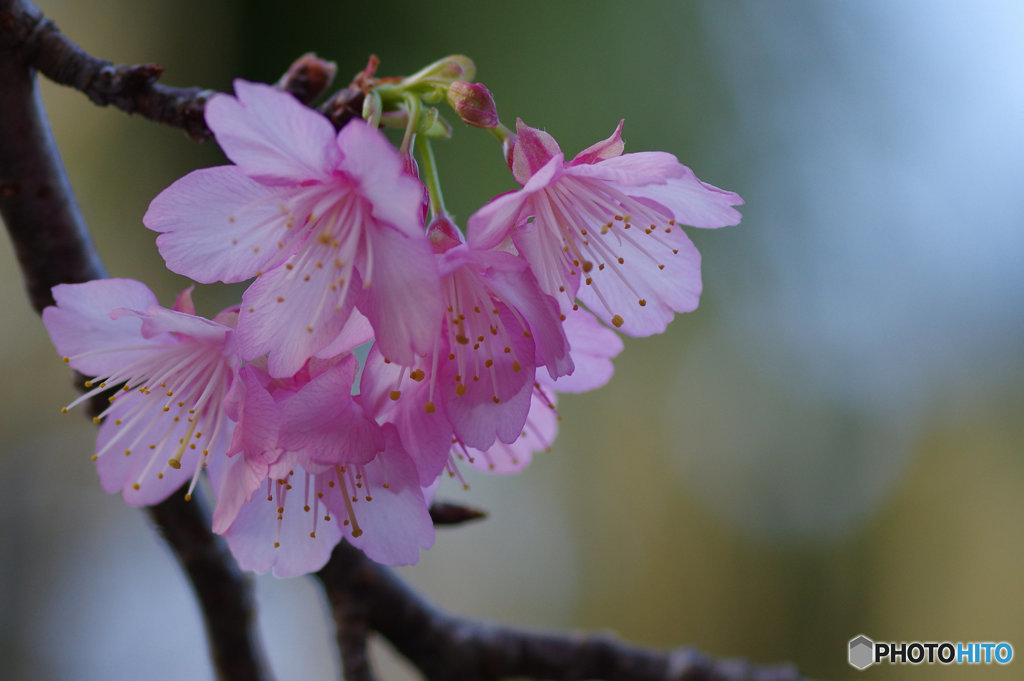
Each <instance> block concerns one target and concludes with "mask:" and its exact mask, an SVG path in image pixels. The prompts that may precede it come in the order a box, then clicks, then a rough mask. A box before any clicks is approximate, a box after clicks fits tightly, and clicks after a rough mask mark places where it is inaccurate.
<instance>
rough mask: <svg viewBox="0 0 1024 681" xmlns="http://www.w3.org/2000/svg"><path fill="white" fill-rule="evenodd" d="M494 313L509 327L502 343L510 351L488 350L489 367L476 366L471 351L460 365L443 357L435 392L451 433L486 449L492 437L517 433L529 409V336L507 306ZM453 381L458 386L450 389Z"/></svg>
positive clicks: (505, 437)
mask: <svg viewBox="0 0 1024 681" xmlns="http://www.w3.org/2000/svg"><path fill="white" fill-rule="evenodd" d="M499 309H501V308H499ZM500 317H501V324H502V326H503V327H504V328H506V329H508V330H509V333H508V337H507V339H506V342H507V343H508V347H509V348H510V352H508V353H503V352H502V353H496V354H492V355H491V357H492V361H493V362H494V363H493V366H491V367H489V368H488V367H485V366H476V362H475V361H474V359H475V358H473V356H472V355H470V356H468V359H467V360H466V362H465V364H466V365H463V364H462V363H460V362H459V361H455V360H448V359H447V357H444V361H443V362H442V363H441V366H440V370H439V386H440V387H441V389H442V390H441V391H440V392H441V396H442V399H443V400H444V404H445V412H446V413H447V415H448V420H449V421H450V422H451V424H452V426H453V428H454V430H455V435H456V437H457V438H458V439H459V440H461V441H462V442H464V443H465V444H466V445H468V446H470V447H476V448H477V449H487V448H488V447H490V446H491V445H492V444H493V443H494V440H495V438H497V439H499V440H501V441H502V442H512V441H513V440H515V439H516V438H517V437H519V433H520V431H521V430H522V426H523V422H524V421H525V420H526V414H527V412H528V411H529V409H530V392H531V390H532V387H533V382H534V375H535V368H534V366H533V364H532V363H531V362H530V358H532V357H533V356H534V352H535V350H534V345H533V341H532V340H531V339H530V338H527V337H526V336H525V335H524V334H523V333H522V327H521V326H519V325H518V322H517V320H516V319H515V317H514V316H513V315H512V313H511V312H510V311H509V310H508V309H507V308H505V309H501V314H500ZM516 330H518V331H519V332H518V333H516ZM457 356H458V355H457ZM459 385H461V386H462V388H461V389H460V390H455V388H456V386H459ZM460 392H461V394H459V393H460Z"/></svg>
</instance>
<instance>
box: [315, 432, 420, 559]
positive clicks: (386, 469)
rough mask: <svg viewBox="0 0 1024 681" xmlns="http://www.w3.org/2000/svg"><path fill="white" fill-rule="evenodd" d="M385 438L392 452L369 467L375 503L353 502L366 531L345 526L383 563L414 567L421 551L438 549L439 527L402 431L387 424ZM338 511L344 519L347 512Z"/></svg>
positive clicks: (347, 535)
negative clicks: (436, 530) (403, 442)
mask: <svg viewBox="0 0 1024 681" xmlns="http://www.w3.org/2000/svg"><path fill="white" fill-rule="evenodd" d="M385 437H386V438H387V448H386V449H385V450H384V452H382V453H381V454H380V456H378V457H377V459H376V460H374V461H373V462H372V463H370V464H368V465H366V466H365V467H364V471H365V474H364V478H365V480H366V487H367V490H368V492H369V493H370V494H372V501H367V500H366V499H365V496H364V497H362V498H359V500H358V501H356V502H355V503H353V504H352V508H353V509H354V510H355V514H356V518H357V521H358V525H359V528H360V529H361V530H362V533H361V534H359V536H356V535H355V532H354V530H353V527H354V524H352V523H350V524H349V525H346V526H345V527H344V532H345V538H346V539H347V540H348V541H349V542H351V543H352V544H353V545H354V546H356V547H357V548H359V549H362V551H363V552H364V553H365V554H366V555H367V556H369V557H370V558H371V559H372V560H375V561H377V562H378V563H383V564H384V565H412V564H414V563H416V562H418V561H419V558H420V550H421V549H423V550H426V549H429V548H430V547H431V546H433V544H434V524H433V522H432V521H431V520H430V512H429V508H428V504H427V501H426V499H424V497H423V491H422V490H421V489H420V485H419V476H418V474H417V472H416V466H415V465H414V464H413V461H412V459H411V458H409V455H408V454H406V452H405V450H404V449H402V446H401V443H400V441H399V438H398V433H397V431H396V430H395V429H394V428H393V427H391V426H385ZM385 485H386V486H385ZM354 496H355V495H354ZM331 503H332V504H336V503H337V498H336V497H333V498H332V501H331ZM332 510H334V512H335V513H336V514H338V515H339V516H341V515H342V513H343V512H344V509H341V508H337V507H334V508H333V509H332Z"/></svg>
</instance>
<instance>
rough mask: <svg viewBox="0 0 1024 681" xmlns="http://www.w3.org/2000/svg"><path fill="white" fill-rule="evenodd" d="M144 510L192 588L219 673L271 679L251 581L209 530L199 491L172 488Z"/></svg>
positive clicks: (235, 679) (236, 680)
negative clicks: (185, 493)
mask: <svg viewBox="0 0 1024 681" xmlns="http://www.w3.org/2000/svg"><path fill="white" fill-rule="evenodd" d="M147 510H148V511H149V515H150V517H151V518H152V519H153V522H155V523H156V526H157V528H159V530H160V534H161V535H163V538H164V539H165V540H166V541H167V544H168V545H169V546H170V547H171V550H172V551H173V552H174V556H175V558H177V559H178V563H180V564H181V567H182V569H183V570H184V571H185V574H186V575H187V576H188V578H189V581H190V582H191V583H192V588H193V589H195V592H196V598H197V599H198V600H199V603H200V606H201V607H202V610H203V616H204V619H205V621H206V634H207V638H208V640H209V643H210V657H211V658H212V659H213V667H214V669H216V670H217V674H218V678H220V679H224V680H225V681H228V680H230V681H257V680H259V679H270V678H271V675H270V673H269V670H268V668H267V666H266V662H265V661H264V660H263V659H262V655H261V652H260V647H259V642H258V641H257V637H256V618H255V610H254V608H253V593H252V583H251V581H250V579H249V577H248V576H247V575H243V574H242V573H241V572H240V571H239V569H238V564H237V563H236V562H235V559H234V558H233V557H232V556H231V554H230V553H229V552H228V551H227V549H226V548H225V547H224V543H223V542H222V541H220V540H219V539H218V538H217V537H216V536H215V535H213V534H212V533H211V532H210V519H209V517H208V516H207V514H206V513H205V511H204V509H203V507H202V503H201V501H200V499H199V498H198V496H193V497H192V499H191V500H190V501H185V499H184V497H183V496H182V495H181V494H180V493H179V492H175V493H174V494H172V495H171V496H170V497H168V498H167V500H165V501H163V502H161V503H159V504H157V505H156V506H151V507H149V508H148V509H147Z"/></svg>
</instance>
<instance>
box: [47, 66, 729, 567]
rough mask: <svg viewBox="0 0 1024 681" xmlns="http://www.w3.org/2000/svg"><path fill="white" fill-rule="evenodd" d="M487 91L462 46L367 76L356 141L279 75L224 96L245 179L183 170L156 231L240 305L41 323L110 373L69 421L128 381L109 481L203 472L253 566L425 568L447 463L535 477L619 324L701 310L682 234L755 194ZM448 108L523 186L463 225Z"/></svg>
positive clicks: (54, 316)
mask: <svg viewBox="0 0 1024 681" xmlns="http://www.w3.org/2000/svg"><path fill="white" fill-rule="evenodd" d="M472 79H473V66H472V62H471V61H469V60H468V59H467V58H465V57H450V58H448V59H445V60H442V61H440V62H437V63H435V64H433V65H431V66H429V67H427V68H426V69H424V70H423V71H421V72H419V73H417V74H415V75H413V76H410V77H408V78H405V79H376V78H374V77H373V74H372V72H370V71H367V72H364V73H363V74H362V75H361V77H360V78H359V79H357V84H358V85H359V87H361V88H362V90H363V92H364V94H365V105H364V116H363V118H361V119H356V120H352V121H350V122H349V123H347V124H346V125H344V126H343V127H342V128H341V130H340V131H336V130H335V128H334V127H333V125H332V123H331V122H330V121H329V120H328V119H327V118H325V117H324V116H322V115H321V114H319V113H318V112H316V111H314V110H312V109H310V108H308V107H306V106H305V105H303V104H301V103H300V102H299V101H298V100H296V99H294V98H293V97H292V96H291V95H289V94H287V93H285V92H282V91H279V90H276V89H274V88H272V87H270V86H267V85H261V84H255V83H249V82H245V81H236V82H235V85H234V89H235V94H234V96H231V95H226V94H224V95H216V96H214V97H213V98H212V99H211V100H210V101H209V103H208V104H207V106H206V121H207V124H208V126H209V128H210V129H211V130H212V131H213V134H214V136H215V138H216V140H217V142H218V144H219V145H220V147H221V148H222V149H223V151H224V153H225V154H226V155H227V157H228V159H230V161H231V164H230V165H224V166H219V167H214V168H206V169H201V170H196V171H194V172H192V173H190V174H188V175H186V176H185V177H183V178H181V179H180V180H178V181H177V182H175V183H174V184H172V185H171V186H170V187H168V188H167V189H166V190H164V191H163V192H162V193H161V194H160V195H159V196H157V197H156V198H155V199H154V200H153V202H152V204H151V205H150V207H149V210H148V211H147V213H146V215H145V216H144V218H143V222H144V223H145V225H146V227H148V228H149V229H151V230H153V231H155V232H158V233H159V236H158V237H157V240H156V243H157V246H158V248H159V251H160V253H161V255H162V256H163V258H164V260H165V262H166V264H167V267H168V268H169V269H170V270H172V271H174V272H176V273H179V274H181V275H184V276H186V277H189V278H191V279H192V280H194V281H195V282H198V283H202V284H211V283H214V282H225V283H232V282H242V281H247V280H252V283H251V284H250V285H249V287H248V288H247V289H246V290H245V292H244V294H243V295H242V300H241V303H240V304H239V305H237V306H234V307H231V308H229V309H228V310H225V311H223V312H221V313H220V314H218V315H216V316H215V317H213V319H206V318H203V317H201V316H199V315H197V314H196V311H195V308H194V306H193V303H192V297H191V294H192V289H191V288H190V289H188V290H186V291H184V292H182V293H181V294H180V295H179V296H178V298H177V300H176V301H175V302H174V304H173V305H172V306H171V307H170V308H165V307H161V306H160V304H159V303H158V301H157V299H156V297H155V296H154V294H153V293H152V292H151V291H150V290H149V289H148V288H147V287H146V286H145V285H144V284H142V283H139V282H137V281H133V280H127V279H108V280H99V281H92V282H88V283H84V284H73V285H60V286H57V287H55V288H54V289H53V296H54V299H55V302H56V305H55V306H53V307H49V308H47V309H46V311H45V312H44V315H43V319H44V322H45V324H46V327H47V329H48V331H49V333H50V336H51V338H52V339H53V342H54V344H55V345H56V347H57V349H58V352H59V353H60V354H61V355H62V356H63V358H64V361H65V362H67V363H69V364H70V366H71V367H72V368H74V369H76V370H78V371H79V372H82V373H83V374H85V375H87V376H90V377H92V378H91V379H90V380H89V381H87V382H86V383H85V387H86V388H87V390H86V392H84V394H83V395H82V396H81V397H79V398H78V399H77V400H75V401H74V402H73V403H72V404H71V405H69V407H73V406H75V405H77V404H79V403H81V402H83V401H85V400H88V399H91V398H93V397H95V396H97V395H99V394H106V393H107V392H109V391H111V390H112V389H116V393H114V394H113V396H110V397H109V398H108V399H109V405H108V406H107V407H106V409H105V410H104V411H103V412H102V413H101V414H99V415H98V416H97V417H96V419H95V420H96V421H97V422H98V423H101V425H100V428H99V434H98V438H97V443H96V452H95V455H94V457H93V458H94V460H95V461H96V465H97V468H98V471H99V477H100V480H101V483H102V485H103V487H104V489H106V490H107V491H108V492H111V493H113V492H118V491H119V492H121V494H122V495H123V497H124V499H125V501H127V502H128V503H129V504H132V505H150V504H155V503H158V502H160V501H162V500H164V499H165V498H167V497H168V496H169V495H170V494H172V493H174V492H175V491H176V490H179V489H180V488H182V487H185V488H186V489H187V492H186V494H187V496H188V497H190V496H191V494H192V492H193V490H194V488H195V486H196V484H197V482H198V480H199V479H200V477H201V473H202V471H203V470H205V471H206V472H207V475H208V478H209V483H210V488H211V490H212V492H213V495H214V497H215V499H216V506H215V509H214V515H213V530H214V531H215V532H217V533H219V534H222V535H223V536H224V537H226V539H227V541H228V544H229V546H230V547H231V550H232V552H233V553H234V555H235V556H236V558H237V559H238V562H239V564H240V565H241V566H242V567H243V568H245V569H250V570H255V571H258V572H265V571H267V570H272V571H273V572H274V574H275V575H278V576H291V575H297V574H302V573H306V572H310V571H313V570H317V569H319V568H320V567H321V566H323V564H324V563H325V562H326V561H327V559H328V557H329V555H330V552H331V550H332V548H333V547H334V545H335V544H337V542H339V541H340V540H341V539H342V538H344V539H345V540H346V541H349V542H351V543H352V544H353V545H355V546H357V547H359V548H360V549H362V550H363V551H364V552H365V553H366V554H367V555H368V556H369V557H371V558H373V559H374V560H376V561H379V562H382V563H386V564H409V563H414V562H416V561H417V560H418V558H419V555H420V551H421V550H422V549H427V548H429V547H430V546H431V545H432V543H433V541H434V528H433V525H432V523H431V520H430V516H429V512H428V509H429V504H430V502H431V499H432V496H433V490H434V489H435V487H436V484H437V481H438V479H439V478H440V477H441V476H442V475H443V474H446V473H447V474H449V475H453V476H456V477H460V473H459V470H458V466H459V465H469V466H471V467H474V468H478V469H481V470H484V471H491V472H498V473H507V472H514V471H517V470H519V469H521V468H522V467H523V466H525V465H526V464H527V463H528V462H529V461H530V459H531V456H532V454H533V453H534V452H536V451H540V450H544V449H547V448H548V447H549V446H550V444H551V442H552V440H553V438H554V436H555V431H556V427H557V412H556V408H555V404H556V399H557V395H558V393H562V392H580V391H585V390H591V389H593V388H596V387H599V386H601V385H603V384H604V383H605V382H607V380H608V379H609V378H610V376H611V373H612V364H611V359H612V358H613V357H614V356H615V355H617V354H618V353H619V352H620V350H621V349H622V342H621V340H620V338H619V336H618V333H617V332H616V330H617V331H618V332H621V333H624V334H627V335H629V336H647V335H650V334H655V333H660V332H662V331H664V329H665V327H666V325H667V324H668V322H669V321H670V320H671V319H672V317H673V315H674V314H675V313H677V312H687V311H691V310H693V309H694V308H695V307H696V306H697V302H698V298H699V296H700V291H701V279H700V255H699V254H698V252H697V250H696V248H695V247H694V246H693V244H692V243H691V241H690V240H689V239H688V238H687V236H686V234H685V233H684V231H683V229H682V225H688V226H692V227H703V228H714V227H721V226H724V225H733V224H736V223H737V222H738V221H739V219H740V215H739V213H738V212H737V211H736V209H735V208H734V206H737V205H740V204H741V203H742V200H741V199H740V198H739V196H737V195H736V194H734V193H732V192H727V191H723V190H720V189H717V188H715V187H712V186H710V185H708V184H706V183H704V182H701V181H700V180H699V179H697V177H696V176H695V175H694V174H693V172H691V171H690V169H689V168H687V167H686V166H684V165H682V164H680V163H679V162H678V161H677V160H676V158H675V157H674V156H672V155H670V154H667V153H663V152H641V153H630V154H624V153H623V146H624V145H623V141H622V138H621V130H622V124H621V123H620V124H619V126H618V127H617V128H616V130H615V131H614V133H613V134H612V135H611V137H609V138H608V139H606V140H604V141H601V142H598V143H597V144H595V145H593V146H591V147H589V148H587V149H585V150H583V151H582V152H580V153H579V154H577V155H576V156H575V157H574V158H572V159H571V160H567V159H566V158H565V156H564V155H563V153H562V150H561V149H560V148H559V146H558V144H557V143H556V142H555V140H554V139H553V138H552V137H551V136H550V135H549V134H547V133H546V132H543V131H542V130H539V129H536V128H532V127H529V126H527V125H526V124H524V123H523V122H522V121H518V120H517V121H516V126H515V130H511V129H509V128H506V127H505V126H503V125H502V124H501V123H500V122H499V120H498V116H497V112H496V109H495V107H494V101H493V99H492V98H491V95H490V93H489V92H488V91H487V89H486V88H485V87H484V86H482V85H480V84H479V83H473V82H472ZM442 99H447V101H448V102H449V103H450V104H451V106H452V108H453V109H454V111H455V112H456V114H457V115H458V116H459V118H460V119H461V120H462V121H464V122H465V123H468V124H470V125H473V126H476V127H478V128H482V129H486V130H489V131H490V132H491V133H492V134H493V135H494V136H495V137H496V138H497V139H498V140H499V141H500V142H501V143H502V148H503V155H504V158H505V161H506V162H507V164H508V166H509V168H510V169H511V172H512V176H513V178H514V179H515V180H516V181H517V182H518V183H519V185H520V188H519V189H517V190H515V191H511V192H508V193H506V194H503V195H500V196H498V197H496V198H495V199H493V200H492V201H490V202H489V203H488V204H487V205H485V206H483V207H482V208H480V209H479V210H478V211H476V213H474V214H473V215H471V216H470V217H469V219H468V221H467V223H466V230H465V235H464V234H463V232H462V231H461V230H460V229H459V228H458V227H457V226H456V224H455V222H454V221H453V219H452V217H451V215H450V214H449V213H448V212H447V210H446V208H445V206H444V202H443V199H442V195H441V191H440V182H439V180H438V173H437V168H436V166H435V163H434V157H433V153H432V150H431V146H430V145H431V143H432V142H433V141H435V140H437V139H441V138H444V137H447V136H448V135H450V133H451V126H450V125H448V124H447V123H446V122H445V121H444V119H443V118H442V117H441V116H440V115H439V113H438V110H437V109H436V108H435V107H434V106H432V105H433V104H437V103H439V102H440V101H441V100H442ZM387 126H393V127H398V128H402V129H404V131H405V132H404V136H403V138H402V142H401V145H400V146H398V147H397V148H396V146H395V145H393V144H392V143H391V142H389V141H388V139H387V137H386V136H385V134H384V133H383V132H381V130H380V128H381V127H387ZM367 347H369V350H368V351H367V350H366V348H367ZM357 349H359V350H358V353H357ZM357 356H358V357H360V358H363V359H362V361H360V360H358V359H357Z"/></svg>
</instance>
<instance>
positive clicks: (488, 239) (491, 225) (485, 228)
mask: <svg viewBox="0 0 1024 681" xmlns="http://www.w3.org/2000/svg"><path fill="white" fill-rule="evenodd" d="M528 198H529V196H528V195H526V194H523V192H522V191H517V192H509V193H507V194H502V195H500V196H497V197H495V198H493V199H491V200H490V202H488V203H487V204H486V205H485V206H483V207H482V208H480V209H479V210H478V211H476V212H475V213H473V214H472V215H471V216H469V220H467V221H466V233H467V235H466V240H467V242H468V243H469V244H470V245H471V246H472V247H473V248H479V249H488V248H494V247H496V246H497V245H498V244H500V243H501V242H502V241H504V240H505V237H507V236H508V233H509V232H510V231H511V230H512V228H513V227H515V226H516V223H517V222H518V221H519V219H520V216H521V215H522V213H523V207H524V204H525V203H526V201H527V199H528Z"/></svg>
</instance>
